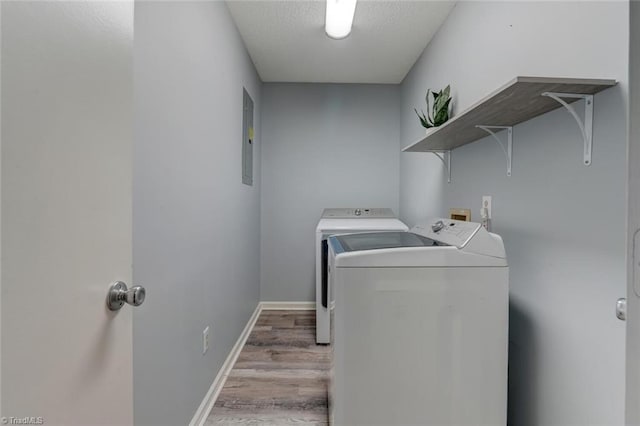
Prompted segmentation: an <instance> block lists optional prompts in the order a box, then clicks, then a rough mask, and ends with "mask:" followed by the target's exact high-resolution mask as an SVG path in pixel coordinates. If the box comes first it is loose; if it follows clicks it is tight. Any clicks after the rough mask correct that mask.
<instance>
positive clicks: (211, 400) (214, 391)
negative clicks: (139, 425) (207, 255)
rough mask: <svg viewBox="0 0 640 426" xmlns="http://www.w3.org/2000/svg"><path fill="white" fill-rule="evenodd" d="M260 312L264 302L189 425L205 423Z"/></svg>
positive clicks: (251, 319) (248, 324)
mask: <svg viewBox="0 0 640 426" xmlns="http://www.w3.org/2000/svg"><path fill="white" fill-rule="evenodd" d="M260 312H262V304H261V302H258V306H256V309H255V311H253V314H252V315H251V318H249V322H247V325H246V326H245V327H244V330H242V333H240V337H238V340H237V341H236V344H235V345H233V348H231V352H229V355H228V356H227V359H226V360H225V361H224V364H222V367H221V368H220V371H218V375H217V376H216V378H215V379H213V383H212V384H211V387H210V388H209V391H208V392H207V394H206V395H205V397H204V399H203V400H202V402H201V403H200V406H199V407H198V409H197V410H196V413H195V414H194V415H193V419H191V422H190V423H189V426H203V425H204V422H205V421H206V420H207V417H208V416H209V413H210V412H211V409H212V408H213V405H214V404H215V403H216V399H218V395H219V394H220V391H221V390H222V387H223V386H224V383H225V382H226V381H227V377H228V376H229V373H230V372H231V369H232V368H233V366H234V364H235V363H236V360H237V359H238V355H240V351H242V348H243V347H244V344H245V342H246V341H247V338H248V337H249V334H251V330H253V326H254V325H255V323H256V321H257V320H258V317H259V316H260Z"/></svg>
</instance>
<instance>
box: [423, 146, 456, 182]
mask: <svg viewBox="0 0 640 426" xmlns="http://www.w3.org/2000/svg"><path fill="white" fill-rule="evenodd" d="M427 152H430V153H432V154H433V155H435V156H436V157H438V158H439V159H440V161H442V164H444V167H445V168H446V169H447V183H451V151H450V150H447V151H427Z"/></svg>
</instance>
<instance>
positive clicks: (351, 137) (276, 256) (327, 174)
mask: <svg viewBox="0 0 640 426" xmlns="http://www.w3.org/2000/svg"><path fill="white" fill-rule="evenodd" d="M399 95H400V93H399V87H398V86H397V85H393V86H391V85H346V84H342V85H339V84H338V85H332V84H265V85H264V87H263V103H262V123H263V130H262V141H263V146H262V162H263V169H262V184H263V190H262V239H261V247H262V250H261V257H262V264H261V284H260V285H261V293H260V295H261V300H275V301H314V300H315V290H314V288H315V287H314V267H315V264H314V253H315V251H314V235H315V227H316V224H317V222H318V219H319V218H320V215H321V213H322V209H323V208H325V207H349V206H373V207H390V208H392V209H393V210H394V211H395V212H396V213H397V212H398V168H399V155H400V154H399V151H398V140H399V136H400V129H399V114H400V109H399V105H400V104H399V98H400V96H399Z"/></svg>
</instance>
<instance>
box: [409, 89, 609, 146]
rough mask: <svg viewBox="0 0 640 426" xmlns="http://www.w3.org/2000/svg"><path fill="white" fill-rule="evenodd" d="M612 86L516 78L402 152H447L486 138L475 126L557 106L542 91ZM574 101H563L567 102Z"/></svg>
mask: <svg viewBox="0 0 640 426" xmlns="http://www.w3.org/2000/svg"><path fill="white" fill-rule="evenodd" d="M615 85H616V81H615V80H594V79H579V78H575V79H574V78H546V77H516V78H515V79H514V80H512V81H511V82H509V83H508V84H506V85H505V86H503V87H501V88H500V89H498V90H497V91H496V92H494V93H492V94H491V95H489V96H487V97H486V98H484V99H482V100H480V101H479V102H478V103H476V104H475V105H473V106H472V107H470V108H468V109H467V110H466V111H464V112H462V113H460V114H458V115H457V116H456V117H454V118H452V119H451V120H449V121H448V122H446V123H445V124H443V125H442V126H440V127H439V128H438V129H437V130H435V131H433V132H432V133H431V134H429V135H428V136H426V137H423V138H422V139H420V140H418V141H416V142H414V143H413V144H411V145H409V146H407V147H406V148H404V149H403V151H405V152H426V151H446V150H451V149H454V148H458V147H460V146H462V145H466V144H468V143H471V142H474V141H476V140H478V139H481V138H483V137H485V136H487V133H486V132H485V131H484V130H482V129H479V128H477V127H476V126H477V125H485V126H515V125H516V124H518V123H522V122H523V121H527V120H530V119H532V118H534V117H537V116H538V115H541V114H544V113H546V112H549V111H551V110H554V109H556V108H560V107H561V105H560V104H559V103H558V102H557V101H555V100H553V99H551V98H549V97H546V96H542V93H544V92H560V93H576V94H595V93H598V92H600V91H602V90H605V89H608V88H609V87H612V86H615ZM576 100H578V99H565V101H566V102H567V103H572V102H575V101H576Z"/></svg>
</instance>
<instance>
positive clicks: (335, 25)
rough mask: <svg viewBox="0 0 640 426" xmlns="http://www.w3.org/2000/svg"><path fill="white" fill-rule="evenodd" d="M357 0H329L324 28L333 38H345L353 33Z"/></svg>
mask: <svg viewBox="0 0 640 426" xmlns="http://www.w3.org/2000/svg"><path fill="white" fill-rule="evenodd" d="M356 2H357V0H327V14H326V17H325V24H324V29H325V32H326V33H327V35H328V36H329V37H331V38H335V39H341V38H345V37H346V36H348V35H349V34H350V33H351V26H352V25H353V15H354V14H355V13H356Z"/></svg>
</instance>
